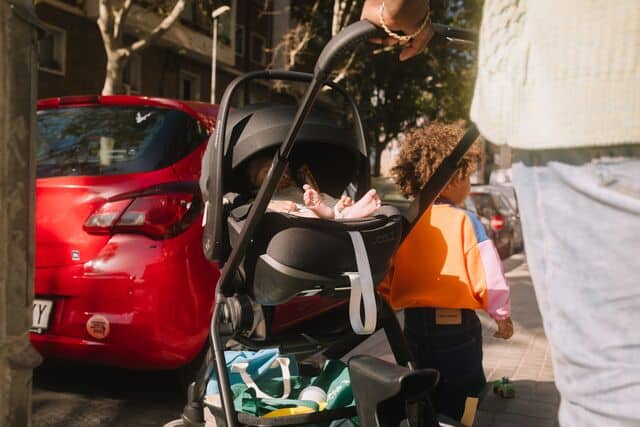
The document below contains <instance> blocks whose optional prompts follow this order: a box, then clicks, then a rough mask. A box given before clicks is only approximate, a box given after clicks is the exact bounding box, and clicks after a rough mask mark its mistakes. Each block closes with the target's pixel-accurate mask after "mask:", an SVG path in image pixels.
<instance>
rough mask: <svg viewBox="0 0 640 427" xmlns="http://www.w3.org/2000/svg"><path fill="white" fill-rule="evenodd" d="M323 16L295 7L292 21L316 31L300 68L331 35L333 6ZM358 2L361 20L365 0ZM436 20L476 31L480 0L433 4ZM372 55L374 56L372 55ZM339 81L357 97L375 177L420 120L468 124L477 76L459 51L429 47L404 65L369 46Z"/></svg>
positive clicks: (470, 55) (470, 59) (328, 2)
mask: <svg viewBox="0 0 640 427" xmlns="http://www.w3.org/2000/svg"><path fill="white" fill-rule="evenodd" d="M319 1H320V7H319V8H318V10H319V11H320V12H319V13H317V14H314V15H310V14H309V11H310V9H311V7H312V3H313V2H306V1H305V2H293V7H292V18H293V19H295V20H297V22H299V23H304V24H308V25H310V26H311V27H312V28H313V30H314V31H313V33H314V37H313V38H312V40H311V41H310V42H309V44H308V45H307V46H306V49H304V50H303V51H302V52H301V53H300V54H299V55H298V58H297V59H296V62H297V65H296V67H295V68H296V69H301V70H305V71H308V70H309V69H310V67H311V66H312V65H313V62H314V61H315V59H316V58H317V57H318V55H319V53H320V51H321V49H322V47H324V45H325V44H326V43H327V41H328V40H329V39H330V36H331V23H332V12H333V6H334V1H333V0H319ZM345 2H346V3H347V4H350V3H352V2H355V3H356V7H357V13H355V14H353V16H352V17H351V19H350V20H349V23H351V22H354V21H356V20H358V19H359V17H360V9H361V7H362V3H363V1H362V0H351V1H349V0H346V1H345ZM431 7H432V20H433V21H434V22H439V23H446V24H450V25H455V26H458V27H461V28H467V29H474V30H477V28H478V25H479V21H480V11H481V0H457V1H446V0H441V1H432V2H431ZM372 52H373V54H372ZM351 59H352V61H351V62H350V63H349V65H348V70H347V71H348V72H347V73H346V74H345V76H344V80H342V81H341V84H343V85H344V86H345V87H346V88H347V90H348V91H349V93H351V94H352V95H354V97H355V98H356V100H357V102H358V105H359V108H360V110H361V113H362V117H363V121H364V126H365V129H367V131H368V143H369V147H370V153H371V155H372V156H373V158H374V159H375V163H374V175H377V174H378V173H379V157H380V156H379V155H380V153H381V151H382V150H383V149H384V147H385V146H386V145H387V143H388V142H389V141H390V140H392V139H393V138H395V137H396V136H397V135H398V133H400V132H401V131H402V130H403V129H404V128H405V127H407V126H410V125H412V124H414V123H415V122H416V119H418V118H419V117H423V118H426V119H429V120H431V119H435V118H439V119H443V120H446V121H453V120H456V119H460V118H463V119H466V118H467V117H468V110H469V106H470V102H471V97H472V91H473V77H474V75H475V69H474V60H475V52H474V51H473V50H460V48H457V49H456V48H452V47H451V46H447V45H445V44H438V43H431V44H430V46H429V48H428V49H427V50H426V51H425V52H424V53H422V54H420V55H418V56H416V57H414V58H412V59H410V60H408V61H405V62H400V61H399V60H398V51H397V50H395V49H391V50H387V49H381V48H379V47H377V46H373V45H367V46H362V47H360V48H359V50H358V52H357V54H356V55H355V56H354V57H353V58H351Z"/></svg>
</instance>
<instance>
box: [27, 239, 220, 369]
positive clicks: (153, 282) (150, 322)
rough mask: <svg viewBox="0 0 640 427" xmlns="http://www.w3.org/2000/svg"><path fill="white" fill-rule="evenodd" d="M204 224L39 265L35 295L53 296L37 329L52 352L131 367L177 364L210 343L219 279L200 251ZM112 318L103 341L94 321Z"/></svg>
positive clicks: (37, 342)
mask: <svg viewBox="0 0 640 427" xmlns="http://www.w3.org/2000/svg"><path fill="white" fill-rule="evenodd" d="M196 228H197V227H192V230H189V231H187V232H185V233H184V234H182V235H180V236H178V237H176V238H174V239H169V240H164V241H154V240H151V239H148V238H147V237H145V236H140V235H116V236H113V237H112V238H111V239H110V240H109V242H108V244H107V245H106V246H105V248H104V249H103V250H102V251H101V252H100V254H99V255H98V256H97V257H96V258H94V259H93V260H91V261H88V262H85V263H84V264H81V265H72V266H64V267H51V268H37V269H36V274H35V282H36V284H35V297H36V298H38V299H45V300H51V301H53V309H52V312H51V316H50V319H49V328H48V329H47V330H45V331H44V332H43V333H32V334H31V341H32V343H33V345H34V347H35V348H36V349H37V350H38V351H39V352H40V353H41V354H42V355H43V356H44V357H45V358H49V359H58V360H78V361H85V362H90V363H99V364H107V365H113V366H119V367H124V368H130V369H147V370H156V369H175V368H178V367H180V366H182V365H184V364H185V363H188V362H189V361H191V360H192V359H193V358H194V357H195V356H196V355H197V354H198V353H199V351H200V350H201V349H202V346H203V345H204V343H205V342H206V338H207V334H208V329H209V320H210V315H211V309H212V304H213V297H214V284H215V283H216V281H217V278H218V274H219V272H218V269H217V267H216V266H214V265H212V264H210V263H208V262H207V261H206V260H205V259H204V256H203V255H202V251H201V249H200V245H199V242H200V238H199V236H198V230H197V229H196ZM94 315H100V316H103V317H104V318H106V319H107V321H108V322H109V333H108V335H107V336H106V337H104V338H103V339H96V338H93V337H92V336H91V335H90V334H89V332H88V330H87V321H88V320H89V319H90V318H91V317H92V316H94Z"/></svg>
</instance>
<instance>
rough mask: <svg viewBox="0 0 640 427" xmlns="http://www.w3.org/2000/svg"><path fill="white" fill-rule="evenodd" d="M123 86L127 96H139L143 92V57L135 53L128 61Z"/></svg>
mask: <svg viewBox="0 0 640 427" xmlns="http://www.w3.org/2000/svg"><path fill="white" fill-rule="evenodd" d="M122 84H123V85H124V90H125V93H126V94H127V95H139V94H140V93H141V92H142V57H141V56H140V55H139V54H137V53H134V54H133V55H131V57H130V58H129V61H127V65H125V67H124V71H123V72H122Z"/></svg>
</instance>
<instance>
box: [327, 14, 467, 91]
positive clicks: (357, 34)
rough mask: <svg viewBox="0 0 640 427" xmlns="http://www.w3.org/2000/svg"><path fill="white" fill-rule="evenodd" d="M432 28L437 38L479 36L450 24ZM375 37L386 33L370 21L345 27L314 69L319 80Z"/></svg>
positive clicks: (465, 38)
mask: <svg viewBox="0 0 640 427" xmlns="http://www.w3.org/2000/svg"><path fill="white" fill-rule="evenodd" d="M431 28H432V29H433V31H434V33H435V34H434V36H435V37H436V38H442V39H446V40H462V41H467V42H474V41H475V40H476V38H477V35H476V33H474V32H473V31H469V30H464V29H460V28H454V27H451V26H449V25H443V24H431ZM373 37H386V33H385V32H384V30H382V28H380V27H377V26H376V25H374V24H372V23H371V22H369V21H366V20H363V21H358V22H356V23H354V24H351V25H349V26H347V27H345V28H344V29H343V30H342V31H340V32H339V33H338V34H337V35H336V36H335V37H333V38H332V39H331V40H330V41H329V43H327V45H326V46H325V47H324V49H322V52H321V53H320V57H319V58H318V61H317V62H316V67H315V70H314V74H315V75H316V78H318V80H324V79H326V78H327V76H328V75H329V73H331V71H332V70H333V66H334V65H335V63H336V61H338V60H339V59H340V58H341V57H342V55H343V54H346V53H349V52H351V51H352V50H353V49H354V48H355V47H357V46H358V45H359V44H360V43H362V42H364V41H366V40H368V39H370V38H373Z"/></svg>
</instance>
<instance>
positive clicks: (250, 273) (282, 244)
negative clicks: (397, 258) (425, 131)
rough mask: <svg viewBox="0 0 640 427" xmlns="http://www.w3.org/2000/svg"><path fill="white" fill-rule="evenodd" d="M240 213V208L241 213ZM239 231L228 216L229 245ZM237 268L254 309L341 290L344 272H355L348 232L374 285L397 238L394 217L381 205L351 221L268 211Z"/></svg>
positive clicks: (344, 284) (397, 223)
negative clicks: (355, 236) (356, 236)
mask: <svg viewBox="0 0 640 427" xmlns="http://www.w3.org/2000/svg"><path fill="white" fill-rule="evenodd" d="M245 210H246V208H245ZM241 226H242V222H241V221H236V220H235V219H234V215H230V217H229V230H230V236H229V237H230V241H231V244H232V245H233V243H234V241H235V238H236V237H237V234H238V233H239V231H240V229H241ZM257 230H258V231H257V232H256V234H255V236H254V239H253V241H252V243H251V245H250V247H249V248H248V250H247V254H246V257H245V260H244V264H243V267H244V268H243V270H244V274H245V277H246V279H247V280H246V285H247V288H248V289H247V290H248V292H249V294H250V295H252V296H253V298H254V299H255V301H256V302H257V303H258V304H263V305H277V304H282V303H284V302H286V301H288V300H290V299H291V298H293V297H295V296H296V295H299V294H301V293H305V292H308V293H318V292H321V291H329V290H335V289H336V288H338V289H340V288H342V289H345V288H348V287H349V286H350V283H349V278H348V276H346V275H345V273H346V272H357V271H358V268H357V265H356V256H355V253H354V247H353V243H352V240H351V237H350V236H349V232H359V233H360V234H361V235H362V239H363V241H364V245H365V247H366V252H367V255H368V259H369V266H370V268H371V274H372V277H373V281H374V283H379V282H380V281H381V280H382V279H383V278H384V276H385V275H386V274H387V271H388V268H389V262H390V259H391V256H392V255H393V253H394V251H395V249H396V248H397V246H398V244H399V242H400V239H401V236H402V221H401V216H400V213H399V212H398V211H397V210H396V209H395V208H393V207H391V206H383V207H382V208H380V210H379V211H378V212H377V213H376V215H375V216H373V217H369V218H363V219H356V220H323V219H317V218H301V217H298V216H294V215H288V214H283V213H276V212H268V213H267V214H266V215H265V216H264V218H263V220H262V222H261V224H260V226H259V227H258V228H257Z"/></svg>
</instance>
